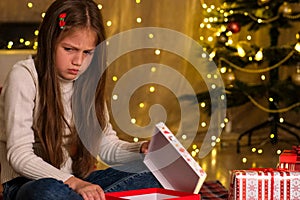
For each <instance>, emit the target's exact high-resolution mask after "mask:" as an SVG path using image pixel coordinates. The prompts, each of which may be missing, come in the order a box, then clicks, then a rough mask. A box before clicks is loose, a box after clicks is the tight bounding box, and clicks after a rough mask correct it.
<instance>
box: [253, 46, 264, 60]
mask: <svg viewBox="0 0 300 200" xmlns="http://www.w3.org/2000/svg"><path fill="white" fill-rule="evenodd" d="M254 59H255V60H256V61H261V60H262V59H263V52H262V49H260V50H259V51H258V52H257V53H256V54H255V57H254Z"/></svg>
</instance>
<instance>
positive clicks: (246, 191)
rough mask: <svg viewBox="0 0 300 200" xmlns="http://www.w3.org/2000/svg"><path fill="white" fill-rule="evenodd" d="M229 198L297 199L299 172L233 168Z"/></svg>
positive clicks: (299, 195)
mask: <svg viewBox="0 0 300 200" xmlns="http://www.w3.org/2000/svg"><path fill="white" fill-rule="evenodd" d="M229 199H234V200H250V199H251V200H254V199H255V200H260V199H261V200H299V199H300V172H290V171H288V170H284V169H267V168H266V169H265V168H259V169H249V170H233V171H232V174H231V182H230V191H229Z"/></svg>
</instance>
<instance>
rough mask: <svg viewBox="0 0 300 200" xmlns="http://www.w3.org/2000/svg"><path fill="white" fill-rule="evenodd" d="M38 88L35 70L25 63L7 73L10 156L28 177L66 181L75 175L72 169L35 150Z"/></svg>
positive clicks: (7, 146) (19, 170)
mask: <svg viewBox="0 0 300 200" xmlns="http://www.w3.org/2000/svg"><path fill="white" fill-rule="evenodd" d="M36 90H37V89H36V86H35V81H34V76H32V73H31V72H30V71H29V70H28V69H26V68H25V67H20V66H15V67H14V68H13V69H12V71H11V72H10V74H9V76H8V79H7V84H6V88H5V96H4V105H5V108H4V116H5V119H6V122H5V130H6V137H7V143H6V148H7V160H8V162H9V164H10V165H11V167H12V168H13V169H14V170H15V171H16V172H17V173H19V174H20V175H22V176H25V177H27V178H30V179H39V178H46V177H48V178H49V177H51V178H55V179H58V180H62V181H65V180H67V179H68V178H70V177H71V176H72V175H71V174H70V173H66V172H63V171H61V170H60V169H57V168H55V167H54V166H52V165H50V164H49V163H47V162H45V161H44V160H43V159H42V158H41V157H39V156H37V155H36V154H35V153H34V150H33V143H34V142H35V139H34V132H33V130H32V125H33V121H34V120H33V116H34V113H33V112H34V107H35V106H36V104H35V103H36Z"/></svg>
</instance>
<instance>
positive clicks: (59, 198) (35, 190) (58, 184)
mask: <svg viewBox="0 0 300 200" xmlns="http://www.w3.org/2000/svg"><path fill="white" fill-rule="evenodd" d="M65 199H72V200H83V198H82V197H81V196H80V195H79V194H77V193H76V192H75V191H74V190H72V189H71V188H70V187H69V186H68V185H66V184H64V183H63V182H62V181H58V180H56V179H53V178H43V179H38V180H33V181H29V182H27V183H25V184H24V185H22V186H21V187H20V189H19V191H18V193H17V196H16V200H65Z"/></svg>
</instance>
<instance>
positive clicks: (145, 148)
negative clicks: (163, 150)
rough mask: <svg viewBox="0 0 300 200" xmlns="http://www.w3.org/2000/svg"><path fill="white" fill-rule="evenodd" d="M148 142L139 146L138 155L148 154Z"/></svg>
mask: <svg viewBox="0 0 300 200" xmlns="http://www.w3.org/2000/svg"><path fill="white" fill-rule="evenodd" d="M149 143H150V142H149V141H147V142H144V143H143V144H142V146H141V149H140V153H143V154H146V153H148V147H149Z"/></svg>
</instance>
